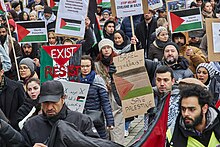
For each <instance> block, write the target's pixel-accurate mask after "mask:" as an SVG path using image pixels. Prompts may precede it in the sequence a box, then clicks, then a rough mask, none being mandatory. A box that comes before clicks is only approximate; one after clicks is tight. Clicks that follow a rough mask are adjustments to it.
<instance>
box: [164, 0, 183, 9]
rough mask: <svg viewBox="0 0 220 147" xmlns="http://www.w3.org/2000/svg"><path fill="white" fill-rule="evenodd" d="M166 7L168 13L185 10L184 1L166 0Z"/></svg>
mask: <svg viewBox="0 0 220 147" xmlns="http://www.w3.org/2000/svg"><path fill="white" fill-rule="evenodd" d="M166 5H167V10H168V12H169V11H177V10H184V9H186V0H167V1H166Z"/></svg>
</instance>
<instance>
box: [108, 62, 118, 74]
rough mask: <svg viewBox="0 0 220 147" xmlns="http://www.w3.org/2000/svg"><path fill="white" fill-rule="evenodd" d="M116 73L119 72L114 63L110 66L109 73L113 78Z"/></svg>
mask: <svg viewBox="0 0 220 147" xmlns="http://www.w3.org/2000/svg"><path fill="white" fill-rule="evenodd" d="M116 72H117V70H116V67H115V65H114V63H112V64H111V65H109V71H108V73H109V75H110V76H112V75H113V74H114V73H116Z"/></svg>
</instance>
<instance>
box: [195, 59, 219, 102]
mask: <svg viewBox="0 0 220 147" xmlns="http://www.w3.org/2000/svg"><path fill="white" fill-rule="evenodd" d="M196 78H197V79H198V80H200V81H201V82H202V83H203V84H205V85H206V86H207V88H208V89H209V91H210V92H211V93H212V95H213V97H214V99H213V104H215V103H216V102H217V101H218V100H219V99H220V76H219V73H218V72H217V71H216V70H215V69H214V68H213V67H212V65H211V64H209V63H201V64H199V65H198V67H197V68H196Z"/></svg>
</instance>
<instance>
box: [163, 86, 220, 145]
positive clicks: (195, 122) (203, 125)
mask: <svg viewBox="0 0 220 147" xmlns="http://www.w3.org/2000/svg"><path fill="white" fill-rule="evenodd" d="M211 99H212V96H211V94H210V93H209V92H208V90H207V89H205V88H204V87H202V86H200V85H195V84H192V85H188V86H185V87H183V88H182V89H181V91H180V111H181V113H180V114H179V115H178V117H177V121H176V124H175V127H174V128H170V129H168V131H167V137H168V143H167V146H175V147H176V146H178V147H188V146H195V147H204V146H206V147H207V146H210V147H215V146H218V145H219V144H220V129H219V128H220V112H219V110H218V109H216V108H214V107H213V106H211V105H210V104H211Z"/></svg>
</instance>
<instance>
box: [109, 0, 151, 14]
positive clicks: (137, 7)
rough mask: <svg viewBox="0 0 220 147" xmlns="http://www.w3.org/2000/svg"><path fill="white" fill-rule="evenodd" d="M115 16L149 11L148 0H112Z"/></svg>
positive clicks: (112, 9)
mask: <svg viewBox="0 0 220 147" xmlns="http://www.w3.org/2000/svg"><path fill="white" fill-rule="evenodd" d="M111 11H112V15H113V17H115V16H117V17H126V16H132V15H138V14H145V13H147V12H148V1H147V0H117V1H116V0H111Z"/></svg>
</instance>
